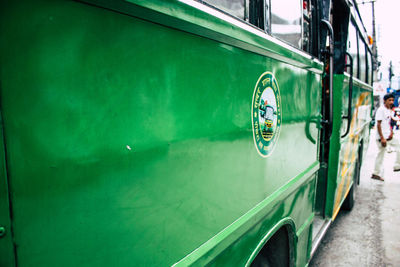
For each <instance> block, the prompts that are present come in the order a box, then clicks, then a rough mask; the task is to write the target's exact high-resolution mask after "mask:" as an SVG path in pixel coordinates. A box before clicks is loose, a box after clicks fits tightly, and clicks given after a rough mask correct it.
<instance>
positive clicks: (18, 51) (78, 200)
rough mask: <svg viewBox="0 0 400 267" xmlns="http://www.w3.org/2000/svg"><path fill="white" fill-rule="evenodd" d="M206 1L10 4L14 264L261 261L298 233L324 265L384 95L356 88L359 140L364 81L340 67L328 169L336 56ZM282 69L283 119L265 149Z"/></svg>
mask: <svg viewBox="0 0 400 267" xmlns="http://www.w3.org/2000/svg"><path fill="white" fill-rule="evenodd" d="M188 2H190V1H140V0H129V1H106V0H103V1H89V2H74V1H56V2H48V1H18V2H12V1H11V2H5V1H3V2H2V3H1V4H0V90H1V122H2V124H1V129H2V139H1V158H0V160H1V176H0V227H3V228H4V235H2V236H1V237H0V266H171V265H175V266H187V265H194V266H205V265H213V266H214V265H215V266H246V265H248V266H249V265H250V264H251V263H252V262H253V260H254V259H255V258H256V256H257V255H258V254H259V253H260V251H261V250H262V249H263V247H265V245H266V244H267V243H268V241H269V240H270V238H271V237H272V236H274V235H275V234H276V233H280V231H284V232H285V235H286V236H287V240H288V241H287V242H288V244H289V246H288V252H287V253H288V255H289V257H290V258H289V263H290V265H291V266H293V265H295V266H305V265H307V263H308V261H309V259H310V256H311V249H312V246H313V240H312V239H313V222H314V219H315V217H316V216H317V215H318V216H319V217H321V218H322V219H323V220H324V221H331V220H332V219H334V217H335V216H336V213H337V211H338V210H339V209H340V206H341V204H342V202H343V201H344V199H345V198H346V196H347V195H348V192H349V191H350V188H351V187H352V185H353V180H354V179H353V177H354V173H355V172H356V171H357V164H356V163H357V162H358V160H359V151H360V150H359V146H360V144H363V145H364V146H367V145H368V136H369V121H370V118H371V117H370V116H371V115H370V114H371V112H370V107H371V103H372V101H371V97H372V91H371V87H370V85H367V84H366V83H363V82H361V81H359V80H357V79H354V83H353V84H354V85H353V105H352V106H353V108H352V113H353V116H352V122H351V125H352V127H351V128H350V133H349V135H348V136H347V137H345V138H341V137H340V136H341V135H342V134H343V131H344V130H343V128H344V127H345V126H344V125H346V120H344V119H342V114H343V112H345V110H347V99H348V86H349V79H350V78H349V75H347V74H335V76H334V88H333V90H334V107H333V111H334V113H333V117H334V120H333V127H332V135H331V141H330V147H329V164H328V168H327V172H326V174H323V173H322V172H321V164H320V156H319V155H320V152H321V141H320V140H321V139H320V136H321V125H320V118H321V108H322V107H321V106H322V103H321V98H322V93H323V88H322V86H321V85H322V84H323V78H324V74H323V72H324V66H323V63H322V62H321V61H319V60H318V59H316V58H314V57H312V56H310V55H309V54H307V53H305V52H301V51H300V50H298V49H295V48H292V47H291V46H289V45H287V44H285V43H284V42H282V41H279V40H277V39H275V38H273V37H271V36H268V35H265V34H264V33H262V32H261V31H258V30H257V29H252V28H251V27H250V26H249V25H245V24H243V26H240V22H238V25H239V26H238V25H237V24H236V23H233V22H232V21H236V19H234V18H232V17H229V16H228V15H225V14H223V13H220V12H217V13H218V14H220V15H219V16H215V15H214V14H211V12H208V11H209V10H211V9H212V8H210V7H207V6H204V9H203V8H199V6H203V5H202V4H201V3H198V2H194V1H192V2H193V4H190V3H189V4H188ZM258 32H259V33H258ZM267 72H268V73H272V74H273V76H274V77H275V79H276V81H277V84H278V85H279V86H278V87H279V93H280V101H281V102H280V103H281V110H280V111H281V122H280V134H279V137H277V139H276V140H277V141H276V145H275V147H274V149H273V152H271V154H270V155H268V157H264V156H260V154H259V153H258V152H257V149H256V145H257V143H256V144H255V139H254V138H255V137H253V129H254V125H252V116H253V114H252V105H253V103H252V99H253V97H254V95H255V90H256V89H257V86H256V85H257V82H258V81H259V78H260V77H261V76H262V75H263V74H264V73H267ZM253 108H254V107H253ZM360 110H362V111H360ZM364 150H366V149H364ZM342 174H343V175H342ZM321 180H324V182H322V183H321ZM324 183H325V185H326V186H325V187H324V186H322V185H323V184H324ZM318 190H322V191H324V192H325V193H323V194H319V193H318ZM314 232H315V230H314ZM275 236H277V235H275Z"/></svg>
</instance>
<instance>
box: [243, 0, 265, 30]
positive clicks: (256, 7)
mask: <svg viewBox="0 0 400 267" xmlns="http://www.w3.org/2000/svg"><path fill="white" fill-rule="evenodd" d="M246 2H249V0H247V1H246ZM268 3H269V1H268V0H267V1H264V0H251V1H250V4H249V22H250V23H251V24H253V25H254V26H256V27H258V28H260V29H261V30H265V31H266V32H268V33H269V5H268ZM264 8H265V12H264Z"/></svg>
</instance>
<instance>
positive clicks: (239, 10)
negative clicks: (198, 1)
mask: <svg viewBox="0 0 400 267" xmlns="http://www.w3.org/2000/svg"><path fill="white" fill-rule="evenodd" d="M203 2H204V3H207V4H209V5H211V6H214V7H216V8H219V9H221V10H222V11H224V12H226V13H228V14H230V15H232V16H235V17H238V18H241V19H243V20H245V19H246V18H247V16H246V13H245V12H246V10H248V8H245V7H246V2H247V5H248V2H249V1H246V0H203Z"/></svg>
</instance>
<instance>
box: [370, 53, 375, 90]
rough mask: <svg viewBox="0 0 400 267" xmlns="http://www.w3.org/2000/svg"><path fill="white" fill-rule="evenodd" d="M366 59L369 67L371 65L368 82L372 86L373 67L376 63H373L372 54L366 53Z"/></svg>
mask: <svg viewBox="0 0 400 267" xmlns="http://www.w3.org/2000/svg"><path fill="white" fill-rule="evenodd" d="M368 58H369V59H370V60H369V61H370V62H371V65H372V66H371V68H370V70H369V72H370V75H371V76H370V77H371V79H370V80H369V81H370V84H371V85H372V83H373V82H374V66H375V64H376V63H374V62H373V58H372V54H370V53H368Z"/></svg>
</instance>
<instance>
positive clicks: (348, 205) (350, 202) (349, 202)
mask: <svg viewBox="0 0 400 267" xmlns="http://www.w3.org/2000/svg"><path fill="white" fill-rule="evenodd" d="M362 154H363V142H361V144H360V148H359V150H358V158H357V162H356V166H355V169H354V180H353V185H352V186H351V188H350V191H349V193H348V194H347V197H346V199H345V200H344V202H343V206H342V208H343V209H344V210H348V211H350V210H352V209H353V206H354V202H355V196H356V189H357V185H359V184H360V172H361V162H362Z"/></svg>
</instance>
